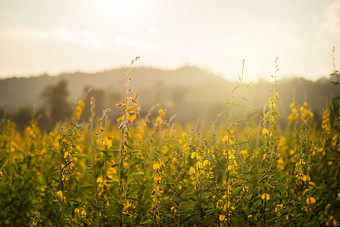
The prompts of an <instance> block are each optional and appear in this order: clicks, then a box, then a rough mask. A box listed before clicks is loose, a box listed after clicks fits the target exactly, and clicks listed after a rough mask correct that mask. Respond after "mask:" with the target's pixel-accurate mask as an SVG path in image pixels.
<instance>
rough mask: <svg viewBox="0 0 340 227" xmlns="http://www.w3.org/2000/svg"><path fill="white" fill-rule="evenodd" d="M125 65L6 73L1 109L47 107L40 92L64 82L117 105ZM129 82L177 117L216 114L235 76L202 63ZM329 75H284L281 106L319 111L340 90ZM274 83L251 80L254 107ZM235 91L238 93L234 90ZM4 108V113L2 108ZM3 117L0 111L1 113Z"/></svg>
mask: <svg viewBox="0 0 340 227" xmlns="http://www.w3.org/2000/svg"><path fill="white" fill-rule="evenodd" d="M124 71H125V69H124V68H118V69H113V70H109V71H103V72H97V73H81V72H77V73H68V74H61V75H59V76H48V75H41V76H35V77H30V78H8V79H2V80H0V110H1V109H2V111H3V110H4V109H6V110H7V112H9V113H11V112H12V113H13V112H17V111H18V110H20V109H22V108H26V110H27V108H32V106H33V105H34V104H35V105H36V106H37V108H41V107H43V104H44V102H43V101H44V100H43V98H42V93H43V91H44V90H45V89H46V88H47V87H51V86H55V85H56V84H58V83H59V82H60V81H66V84H67V91H68V94H69V95H68V101H69V102H70V103H71V104H72V103H74V100H75V99H76V97H78V98H80V97H82V94H83V92H84V90H85V89H86V88H87V87H92V88H94V91H95V92H94V93H93V95H94V96H97V97H96V102H97V104H96V105H97V106H98V108H99V109H98V111H99V113H100V111H101V110H100V108H106V107H110V108H112V109H115V108H114V106H115V104H116V103H118V102H119V101H121V99H122V98H123V97H124V89H125V87H124V84H125V83H126V75H125V73H124ZM131 76H132V80H131V82H130V87H132V88H133V89H134V91H138V92H139V94H140V96H139V103H140V104H141V105H142V107H143V110H144V111H146V110H147V109H148V108H150V107H151V106H152V105H154V104H156V103H162V105H164V107H165V108H167V109H168V110H169V111H170V112H171V113H173V114H177V116H178V118H179V119H181V118H183V119H187V118H195V117H205V116H216V113H218V112H219V111H221V110H222V109H223V108H226V104H225V102H226V101H227V100H228V99H230V97H231V91H232V89H233V88H234V87H235V86H237V83H238V82H237V81H235V82H231V81H228V80H226V79H224V78H223V77H222V76H219V75H215V74H213V73H210V72H207V71H204V70H202V69H200V68H198V67H193V66H185V67H182V68H178V69H175V70H161V69H156V68H145V67H136V68H133V69H132V72H131ZM330 79H331V78H322V79H319V80H318V81H310V80H307V79H303V78H291V79H282V80H281V79H280V78H279V82H278V84H277V87H276V90H277V91H278V93H279V94H280V106H279V107H280V111H281V113H282V114H285V115H287V114H289V111H290V109H289V104H290V103H291V102H293V101H296V102H297V103H298V104H299V105H301V104H303V102H304V101H307V102H308V104H309V107H311V109H312V111H314V112H315V113H316V114H317V115H320V114H321V112H322V110H323V109H324V107H325V103H330V101H331V99H332V97H335V96H337V95H340V91H339V89H338V88H337V87H335V86H334V85H333V84H332V83H331V80H330ZM273 89H274V85H273V84H272V83H270V82H267V81H265V80H260V81H257V82H255V83H254V84H252V85H251V86H250V87H249V88H248V89H247V91H246V92H245V93H244V94H243V95H244V96H245V97H246V98H247V99H248V102H249V103H252V105H253V106H252V108H253V109H255V110H259V109H261V108H262V107H263V106H264V105H265V104H266V103H267V102H268V97H270V95H271V90H273ZM236 93H237V92H236ZM0 113H1V112H0ZM0 117H1V116H0Z"/></svg>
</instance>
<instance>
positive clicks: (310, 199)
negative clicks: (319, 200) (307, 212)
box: [306, 197, 316, 205]
mask: <svg viewBox="0 0 340 227" xmlns="http://www.w3.org/2000/svg"><path fill="white" fill-rule="evenodd" d="M315 202H316V201H315V199H314V198H313V197H308V198H307V199H306V203H307V204H308V205H311V204H314V203H315Z"/></svg>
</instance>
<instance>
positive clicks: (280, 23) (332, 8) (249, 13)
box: [0, 0, 340, 80]
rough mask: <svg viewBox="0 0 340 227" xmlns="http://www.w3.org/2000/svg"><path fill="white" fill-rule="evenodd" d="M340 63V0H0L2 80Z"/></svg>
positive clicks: (257, 73) (327, 67)
mask: <svg viewBox="0 0 340 227" xmlns="http://www.w3.org/2000/svg"><path fill="white" fill-rule="evenodd" d="M333 46H336V48H337V49H336V51H335V55H336V57H337V59H336V64H337V68H338V69H339V68H340V0H338V1H331V0H314V1H313V0H281V1H280V0H266V1H265V0H256V1H255V0H237V1H236V0H235V1H231V0H230V1H228V0H213V1H212V0H176V1H175V0H79V1H73V0H0V77H7V76H13V75H22V76H25V75H30V74H41V73H43V72H47V73H52V74H56V73H60V72H73V71H76V70H80V71H97V70H105V69H110V68H113V67H119V66H124V65H127V64H128V63H129V62H130V59H132V58H134V57H135V56H140V57H141V59H140V61H139V62H138V63H137V64H136V66H154V67H162V68H165V69H169V68H176V67H180V66H183V65H184V64H191V65H197V66H200V67H202V68H204V69H208V70H211V71H212V72H214V73H217V74H222V75H223V76H225V77H226V78H229V79H232V80H234V79H236V78H237V74H238V73H239V72H240V71H241V66H242V59H243V58H245V59H246V66H245V78H246V79H247V80H255V79H256V78H259V77H264V78H270V75H271V74H272V73H273V71H274V67H275V58H276V57H278V58H279V66H280V72H279V77H281V78H282V77H284V76H290V75H295V76H304V77H306V78H309V79H317V78H319V77H321V76H325V75H328V74H329V73H330V72H331V71H332V61H331V57H330V54H331V50H332V47H333Z"/></svg>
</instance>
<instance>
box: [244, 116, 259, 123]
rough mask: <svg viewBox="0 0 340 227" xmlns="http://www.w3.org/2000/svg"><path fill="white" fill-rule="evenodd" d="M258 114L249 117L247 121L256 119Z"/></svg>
mask: <svg viewBox="0 0 340 227" xmlns="http://www.w3.org/2000/svg"><path fill="white" fill-rule="evenodd" d="M257 115H258V114H254V115H253V116H252V117H251V118H249V119H248V121H247V122H248V123H249V122H251V121H252V120H254V119H255V117H257Z"/></svg>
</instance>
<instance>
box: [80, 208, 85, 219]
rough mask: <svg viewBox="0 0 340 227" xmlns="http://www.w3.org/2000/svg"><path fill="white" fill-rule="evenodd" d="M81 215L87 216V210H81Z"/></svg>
mask: <svg viewBox="0 0 340 227" xmlns="http://www.w3.org/2000/svg"><path fill="white" fill-rule="evenodd" d="M80 215H81V217H82V218H85V217H86V211H85V210H84V209H82V210H81V212H80Z"/></svg>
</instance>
